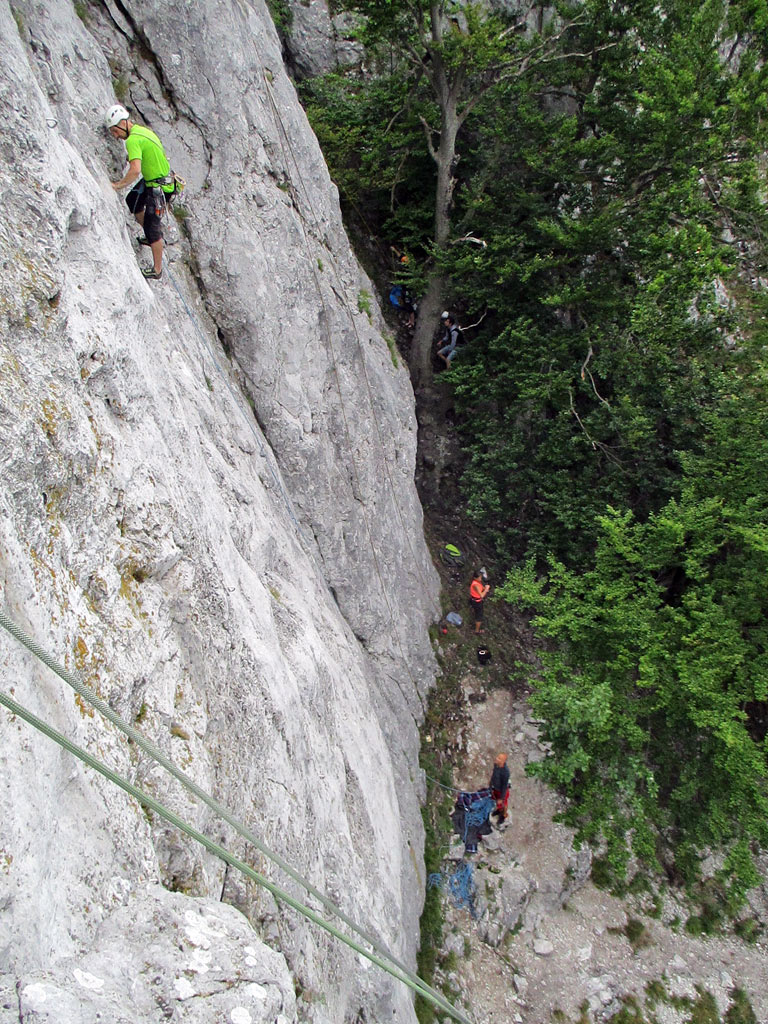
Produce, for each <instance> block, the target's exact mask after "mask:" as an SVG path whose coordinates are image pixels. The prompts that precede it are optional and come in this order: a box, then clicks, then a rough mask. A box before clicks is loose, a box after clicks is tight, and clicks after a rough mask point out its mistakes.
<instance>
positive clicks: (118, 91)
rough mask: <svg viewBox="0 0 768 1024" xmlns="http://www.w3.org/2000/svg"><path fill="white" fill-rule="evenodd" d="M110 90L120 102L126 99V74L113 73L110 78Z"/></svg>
mask: <svg viewBox="0 0 768 1024" xmlns="http://www.w3.org/2000/svg"><path fill="white" fill-rule="evenodd" d="M112 91H113V92H114V94H115V98H116V99H117V100H118V101H119V102H120V103H125V102H126V101H127V100H128V76H127V75H125V74H119V75H115V76H114V77H113V79H112Z"/></svg>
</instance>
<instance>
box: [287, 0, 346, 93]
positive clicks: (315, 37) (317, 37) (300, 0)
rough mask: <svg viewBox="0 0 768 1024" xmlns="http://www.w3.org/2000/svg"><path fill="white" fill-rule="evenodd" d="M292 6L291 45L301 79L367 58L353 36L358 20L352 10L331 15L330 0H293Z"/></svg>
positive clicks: (291, 56)
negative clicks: (355, 20)
mask: <svg viewBox="0 0 768 1024" xmlns="http://www.w3.org/2000/svg"><path fill="white" fill-rule="evenodd" d="M288 6H289V7H290V10H291V28H290V31H289V32H288V38H287V48H288V53H289V55H290V60H291V65H292V68H293V71H294V72H295V74H296V75H297V76H298V77H299V78H309V77H312V76H314V75H323V74H325V73H326V72H328V71H332V70H333V69H334V68H335V67H337V66H340V67H345V66H348V65H353V64H358V63H359V62H360V61H361V60H362V59H363V49H362V47H361V46H360V44H359V43H356V42H355V41H354V39H353V38H352V34H353V30H354V19H353V18H352V17H351V16H350V15H349V14H348V13H346V12H343V11H342V12H341V13H340V14H335V15H331V12H330V10H329V6H328V0H290V2H289V4H288Z"/></svg>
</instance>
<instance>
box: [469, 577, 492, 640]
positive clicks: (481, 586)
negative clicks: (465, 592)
mask: <svg viewBox="0 0 768 1024" xmlns="http://www.w3.org/2000/svg"><path fill="white" fill-rule="evenodd" d="M490 589H491V586H490V584H489V583H486V578H485V573H484V572H483V570H482V569H477V570H476V572H475V575H474V576H473V577H472V582H471V583H470V585H469V603H470V604H471V605H472V611H473V612H474V613H475V633H484V632H485V630H484V629H483V601H484V600H485V598H486V597H487V596H488V591H489V590H490Z"/></svg>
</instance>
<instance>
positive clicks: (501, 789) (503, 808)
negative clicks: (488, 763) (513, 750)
mask: <svg viewBox="0 0 768 1024" xmlns="http://www.w3.org/2000/svg"><path fill="white" fill-rule="evenodd" d="M488 785H489V786H490V789H491V796H492V797H493V799H494V800H495V801H496V818H497V821H498V824H499V825H501V823H502V822H503V821H504V820H505V818H506V817H507V804H508V803H509V768H507V755H506V754H499V755H498V757H497V758H496V760H495V761H494V762H493V773H492V774H491V781H490V782H489V783H488Z"/></svg>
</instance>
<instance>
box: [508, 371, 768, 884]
mask: <svg viewBox="0 0 768 1024" xmlns="http://www.w3.org/2000/svg"><path fill="white" fill-rule="evenodd" d="M749 383H750V388H749V389H745V391H744V393H743V394H742V395H741V396H740V397H739V398H736V397H733V398H731V399H728V400H726V401H725V402H724V403H723V404H722V405H721V407H720V409H719V411H718V414H717V417H716V419H715V420H714V421H713V422H712V423H711V424H710V427H711V429H710V431H709V436H710V439H711V446H710V448H709V450H708V451H707V452H706V453H705V454H702V455H700V456H696V457H685V458H684V459H683V468H684V476H683V485H682V488H681V494H680V497H679V499H677V500H672V501H670V502H669V503H668V504H667V505H666V506H664V508H663V509H661V510H660V511H659V512H656V513H653V514H652V515H650V516H649V518H648V520H647V521H646V522H644V523H640V522H638V521H637V520H636V518H635V517H634V516H633V515H632V513H631V512H628V511H625V512H620V511H617V510H608V511H607V512H606V514H605V515H603V516H601V517H600V520H599V524H600V533H599V538H598V543H597V549H596V554H595V559H594V564H593V566H592V567H591V568H590V569H589V570H588V571H586V572H584V573H575V572H572V571H570V570H568V569H566V568H565V566H563V565H562V563H559V562H557V561H555V560H553V561H552V562H551V564H550V567H549V572H548V575H547V576H546V577H544V578H540V577H537V574H536V571H535V569H534V566H533V564H532V563H529V564H528V565H527V566H526V567H525V568H520V569H517V570H515V571H513V572H512V573H511V574H510V576H509V578H508V580H507V583H506V584H505V587H504V588H503V596H505V597H506V598H507V599H508V600H510V601H513V602H514V603H516V604H517V605H519V606H522V607H529V608H533V609H535V610H536V617H535V618H534V620H533V624H534V627H535V628H536V630H537V632H538V633H539V634H540V635H541V637H542V638H544V639H545V640H546V642H547V643H546V646H545V649H544V650H543V653H542V664H543V668H542V673H541V678H540V679H539V680H538V681H537V682H536V683H535V691H534V694H533V697H532V698H531V703H532V706H533V708H534V710H535V711H536V713H537V714H538V715H539V716H540V717H541V718H542V719H543V720H544V722H545V725H544V736H545V739H546V740H548V741H549V742H551V744H552V752H551V756H549V757H548V758H547V759H546V760H545V761H543V762H542V763H541V764H539V765H536V766H534V768H533V770H534V772H536V773H537V774H538V775H540V776H541V777H542V778H544V779H546V780H547V781H548V782H550V783H552V784H553V785H555V786H557V787H558V788H560V789H561V790H562V791H563V792H564V793H565V794H566V795H567V797H568V799H569V804H568V809H567V811H566V813H565V815H564V817H565V820H566V821H568V822H569V823H570V824H572V825H574V826H575V827H576V828H577V830H578V835H579V837H580V838H581V839H585V840H589V841H594V842H597V841H605V843H606V844H607V850H608V856H609V860H610V863H611V866H612V868H613V870H614V871H615V873H616V876H617V877H618V878H620V877H622V875H623V872H624V869H625V867H626V864H627V860H628V857H629V855H630V853H634V854H635V855H636V856H637V857H638V858H639V860H640V861H641V862H644V863H645V864H646V865H649V864H650V865H651V866H654V867H658V866H659V864H660V863H662V864H664V866H665V867H667V869H668V870H670V871H672V870H674V872H675V874H677V875H678V876H680V877H681V878H683V879H684V880H686V881H688V882H690V881H693V880H694V879H695V877H696V874H697V868H698V861H699V858H700V856H701V855H702V851H705V850H706V849H707V848H714V849H725V850H726V852H727V854H728V856H727V859H726V861H725V867H724V871H723V876H724V878H726V879H728V880H729V881H730V886H731V892H732V895H733V896H734V899H735V901H736V902H738V899H739V898H740V897H741V896H742V895H743V893H744V891H745V889H746V888H748V887H749V886H750V885H753V884H755V882H756V880H757V878H756V874H755V871H754V867H753V864H752V858H751V850H752V847H753V844H755V843H758V844H760V845H762V846H763V847H765V846H766V845H768V763H767V762H766V754H767V753H768V745H767V743H766V734H767V733H768V587H766V579H768V492H767V491H766V486H765V480H766V478H768V409H767V408H766V403H765V393H766V390H765V389H766V384H768V380H766V379H765V377H764V376H761V377H759V378H753V379H751V380H750V382H749Z"/></svg>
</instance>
